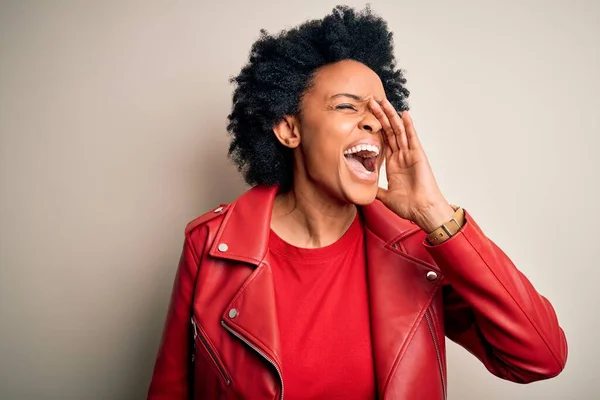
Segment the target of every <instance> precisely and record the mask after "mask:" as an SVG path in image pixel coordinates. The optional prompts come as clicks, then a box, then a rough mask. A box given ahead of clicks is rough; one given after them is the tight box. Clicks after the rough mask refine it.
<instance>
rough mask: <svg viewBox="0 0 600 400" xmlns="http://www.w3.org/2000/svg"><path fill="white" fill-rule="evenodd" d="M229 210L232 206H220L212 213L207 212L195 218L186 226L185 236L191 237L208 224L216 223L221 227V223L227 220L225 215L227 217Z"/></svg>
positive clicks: (212, 210)
mask: <svg viewBox="0 0 600 400" xmlns="http://www.w3.org/2000/svg"><path fill="white" fill-rule="evenodd" d="M229 208H230V204H220V205H219V206H217V207H215V208H213V209H211V210H210V211H207V212H205V213H204V214H202V215H200V216H198V217H196V218H194V219H193V220H191V221H190V222H188V223H187V225H186V226H185V235H186V236H190V235H192V234H193V233H194V232H195V231H197V230H199V229H200V228H201V227H203V226H206V225H208V224H214V223H216V224H217V225H220V223H221V222H222V221H223V219H224V218H225V215H227V212H228V211H229Z"/></svg>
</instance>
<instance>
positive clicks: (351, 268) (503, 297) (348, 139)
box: [148, 7, 567, 400]
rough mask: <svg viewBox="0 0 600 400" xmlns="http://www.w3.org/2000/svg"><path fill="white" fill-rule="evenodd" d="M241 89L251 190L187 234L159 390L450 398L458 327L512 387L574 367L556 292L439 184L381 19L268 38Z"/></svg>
mask: <svg viewBox="0 0 600 400" xmlns="http://www.w3.org/2000/svg"><path fill="white" fill-rule="evenodd" d="M233 81H234V82H235V83H236V84H237V86H236V89H235V92H234V95H233V109H232V112H231V114H230V115H229V126H228V130H229V132H230V133H231V135H232V141H231V146H230V156H231V158H232V159H233V160H234V162H235V163H236V164H237V165H238V167H239V169H240V171H241V172H242V173H243V175H244V177H245V179H246V181H247V182H248V183H249V184H250V185H251V186H252V188H251V189H250V190H249V191H247V192H246V193H244V194H243V195H242V196H241V197H239V198H238V199H237V200H235V201H234V202H233V203H232V204H230V205H220V206H219V207H216V208H215V209H213V210H211V211H209V212H208V213H206V214H204V215H202V216H200V217H199V218H197V219H195V220H194V221H192V222H190V223H189V225H188V226H187V229H186V235H185V242H184V248H183V254H182V257H181V261H180V264H179V269H178V272H177V276H176V278H175V285H174V288H173V294H172V299H171V304H170V308H169V311H168V315H167V320H166V325H165V330H164V334H163V338H162V344H161V346H160V349H159V352H158V357H157V361H156V366H155V370H154V375H153V377H152V382H151V385H150V390H149V395H148V397H149V398H150V399H184V398H189V397H193V398H196V399H240V398H243V399H283V398H285V399H286V400H292V399H375V398H380V399H406V400H415V399H419V400H429V399H431V400H433V399H444V398H446V393H447V380H446V358H445V346H444V338H445V336H447V337H449V338H450V339H451V340H453V341H455V342H457V343H459V344H460V345H461V346H463V347H465V348H466V349H467V350H468V351H470V352H471V353H472V354H474V355H475V356H476V357H477V358H479V359H480V360H481V362H482V363H483V364H484V365H485V367H486V368H487V369H488V370H489V371H490V372H491V373H493V374H494V375H497V376H499V377H501V378H504V379H508V380H511V381H514V382H520V383H527V382H532V381H536V380H540V379H546V378H550V377H553V376H555V375H557V374H558V373H559V372H560V371H561V370H562V369H563V367H564V365H565V361H566V357H567V344H566V340H565V336H564V333H563V331H562V330H561V328H560V327H559V324H558V322H557V318H556V315H555V313H554V310H553V309H552V306H551V305H550V303H549V302H548V300H546V299H545V298H544V297H542V296H541V295H540V294H538V293H537V291H536V290H535V289H534V287H533V286H532V285H531V283H530V282H529V281H528V280H527V278H526V277H525V276H524V275H523V274H521V273H520V272H519V271H518V270H517V268H516V267H515V266H514V265H513V263H512V262H511V260H510V259H509V258H508V256H507V255H506V254H505V253H504V252H503V251H502V250H501V249H500V248H499V247H498V246H497V245H496V244H494V242H492V241H491V240H490V239H489V238H488V237H486V236H485V234H484V233H483V232H482V230H481V229H480V228H479V226H478V225H477V223H476V222H475V219H474V217H473V216H472V215H471V214H469V213H468V212H467V211H466V210H465V209H463V208H461V207H459V206H455V205H451V204H450V203H449V202H448V201H447V199H446V198H445V197H444V195H443V194H442V193H441V192H440V189H439V187H438V185H437V183H436V180H435V178H434V175H433V172H432V170H431V167H430V165H429V162H428V160H427V157H426V155H425V152H424V149H423V147H422V146H421V143H420V141H419V137H418V135H417V132H416V130H415V127H414V125H413V121H412V119H411V117H410V114H409V113H408V111H407V109H408V106H407V103H406V99H407V96H408V94H409V92H408V90H407V89H406V88H405V86H404V85H405V83H406V80H405V78H404V77H403V74H402V72H401V70H398V69H396V63H395V59H394V55H393V45H392V35H391V33H389V32H388V29H387V26H386V23H385V22H384V21H383V20H382V19H381V18H379V17H377V16H375V15H374V14H373V13H372V12H371V11H370V10H369V9H368V8H367V9H366V10H364V11H361V12H356V11H354V10H352V9H350V8H347V7H336V8H335V9H334V10H333V13H332V14H331V15H328V16H326V17H325V18H324V19H322V20H316V21H309V22H306V23H304V24H302V25H301V26H299V27H297V28H295V29H291V30H289V31H286V32H282V33H280V34H279V35H276V36H271V35H268V34H266V33H264V32H263V34H262V36H261V38H260V39H259V40H258V41H257V42H256V43H255V44H254V45H253V47H252V51H251V54H250V59H249V62H248V64H247V65H246V66H245V67H244V68H243V69H242V71H241V73H240V74H239V75H238V76H237V77H236V78H234V79H233ZM384 160H385V161H386V162H385V168H386V175H387V179H388V188H387V189H385V190H384V189H381V188H379V187H378V178H379V169H380V166H381V165H382V163H383V161H384Z"/></svg>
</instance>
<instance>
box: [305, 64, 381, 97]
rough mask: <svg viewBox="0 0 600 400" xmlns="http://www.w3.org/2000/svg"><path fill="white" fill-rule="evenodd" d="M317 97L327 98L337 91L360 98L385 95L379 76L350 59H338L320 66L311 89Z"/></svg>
mask: <svg viewBox="0 0 600 400" xmlns="http://www.w3.org/2000/svg"><path fill="white" fill-rule="evenodd" d="M311 92H313V94H314V96H315V97H316V98H318V99H329V98H331V96H333V95H336V94H338V93H350V94H354V95H357V96H360V97H362V98H370V97H374V98H375V100H377V101H381V100H382V99H383V98H384V97H385V91H384V89H383V84H382V83H381V79H379V76H378V75H377V74H376V73H375V72H374V71H373V70H372V69H370V68H369V67H367V66H366V65H364V64H362V63H359V62H357V61H352V60H344V61H339V62H337V63H333V64H329V65H326V66H324V67H322V68H320V69H319V70H318V71H317V73H316V74H315V80H314V85H313V87H312V89H311Z"/></svg>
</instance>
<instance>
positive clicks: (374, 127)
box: [358, 111, 381, 133]
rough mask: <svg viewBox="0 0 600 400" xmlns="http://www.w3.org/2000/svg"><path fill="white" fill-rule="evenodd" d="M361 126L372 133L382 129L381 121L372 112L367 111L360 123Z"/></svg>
mask: <svg viewBox="0 0 600 400" xmlns="http://www.w3.org/2000/svg"><path fill="white" fill-rule="evenodd" d="M358 126H359V128H360V129H362V130H365V131H369V132H371V133H377V132H379V131H380V130H381V122H379V119H377V117H376V116H375V115H373V113H372V112H370V111H367V112H365V115H364V116H363V118H362V120H361V121H360V123H359V124H358Z"/></svg>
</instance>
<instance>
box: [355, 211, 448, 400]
mask: <svg viewBox="0 0 600 400" xmlns="http://www.w3.org/2000/svg"><path fill="white" fill-rule="evenodd" d="M362 213H363V216H364V220H365V226H366V229H365V235H366V237H365V241H366V246H365V247H366V251H367V255H366V256H367V277H368V280H369V282H368V287H369V301H370V312H371V333H372V341H373V354H374V358H375V371H376V375H377V388H378V392H379V394H380V396H381V398H384V396H385V392H386V389H387V383H388V382H389V381H390V379H391V377H392V375H393V374H394V371H395V370H396V367H397V365H398V363H399V362H400V361H401V359H402V357H403V355H404V353H405V350H406V348H407V346H408V344H409V343H410V341H411V339H412V337H413V335H414V333H415V331H416V328H417V326H418V325H419V323H420V322H421V320H422V318H423V315H424V312H425V310H426V309H427V307H428V306H429V304H430V303H431V300H432V298H433V296H434V294H435V292H436V290H437V289H438V287H439V286H440V283H441V273H440V272H439V269H438V268H437V267H436V266H434V265H431V264H428V263H425V262H423V261H421V260H418V259H416V258H414V257H411V256H409V255H408V254H406V253H404V252H403V251H401V250H400V247H401V246H398V245H397V243H398V242H399V241H400V240H401V239H402V238H403V237H405V236H407V235H409V234H411V233H414V232H415V230H419V229H420V228H418V227H416V226H415V225H412V224H411V223H410V221H407V220H403V219H401V218H399V217H398V216H396V215H395V214H393V213H392V212H391V211H390V210H389V209H387V208H386V207H385V206H383V204H381V203H380V202H378V201H376V202H374V203H373V204H371V205H370V206H368V207H365V208H363V210H362ZM431 270H435V271H436V273H438V275H439V278H438V279H437V280H435V281H433V282H432V281H429V280H428V279H427V278H426V277H427V272H429V271H431Z"/></svg>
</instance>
